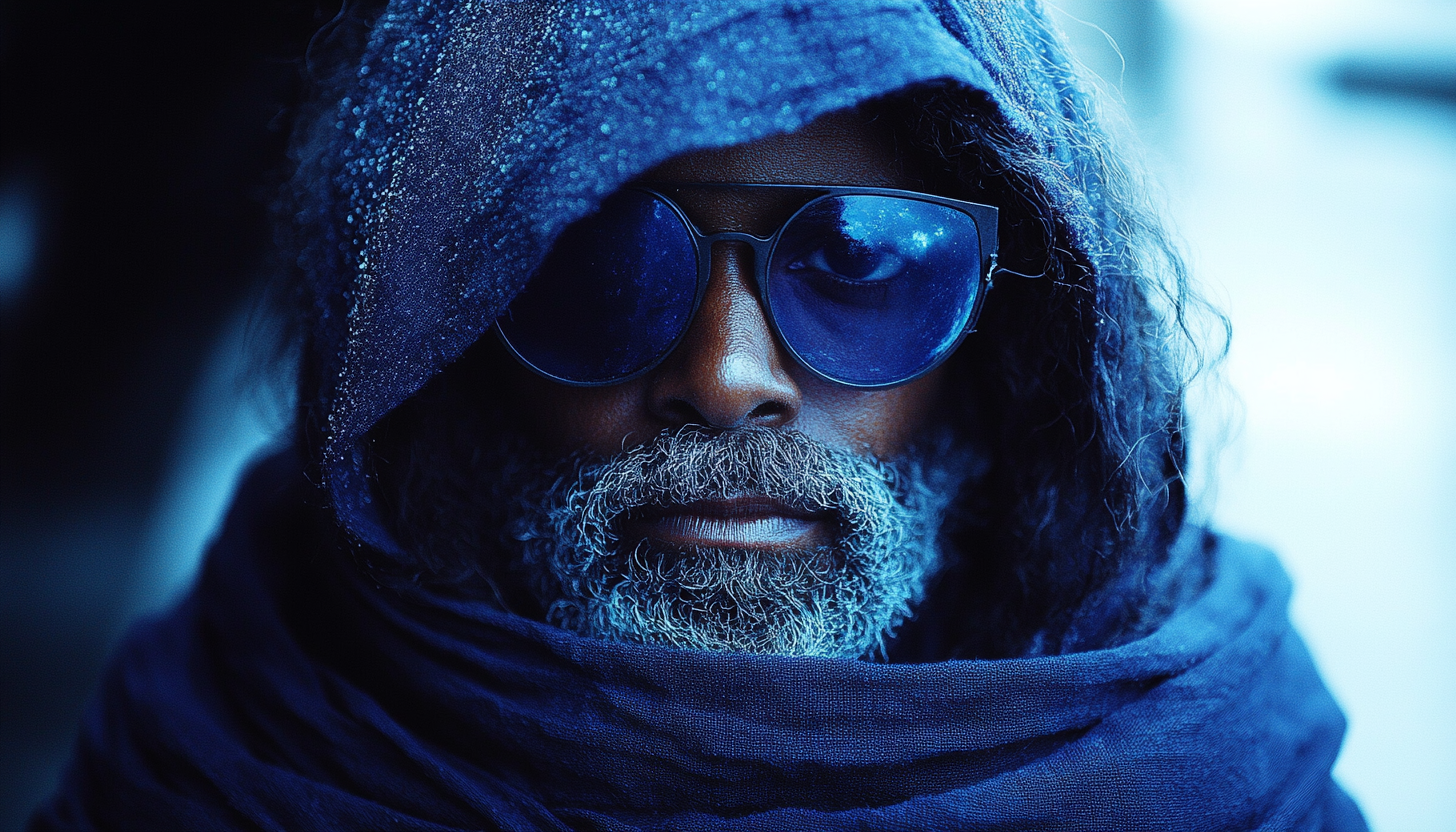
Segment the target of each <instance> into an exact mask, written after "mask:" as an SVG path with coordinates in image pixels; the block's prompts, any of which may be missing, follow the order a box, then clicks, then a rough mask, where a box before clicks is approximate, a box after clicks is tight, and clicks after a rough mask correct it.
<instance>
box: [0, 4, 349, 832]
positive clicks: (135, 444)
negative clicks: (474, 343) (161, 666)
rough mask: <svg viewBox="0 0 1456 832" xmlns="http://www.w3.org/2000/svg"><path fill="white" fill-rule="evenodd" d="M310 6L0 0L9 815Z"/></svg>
mask: <svg viewBox="0 0 1456 832" xmlns="http://www.w3.org/2000/svg"><path fill="white" fill-rule="evenodd" d="M337 8H338V3H332V4H330V3H328V2H323V1H322V0H320V1H319V2H315V1H314V0H306V1H305V0H297V1H296V2H285V0H255V1H254V2H249V3H232V4H225V5H220V4H205V5H201V6H200V5H198V4H195V3H180V2H156V0H142V1H141V2H134V3H94V2H80V0H45V2H38V1H36V2H27V3H17V2H11V3H8V4H6V5H5V6H4V7H3V8H0V67H3V69H0V81H3V83H0V112H3V113H4V116H3V123H4V127H3V130H0V180H3V181H0V715H3V717H0V720H3V721H0V829H12V828H18V827H19V826H20V825H21V824H22V823H23V822H24V818H25V817H26V815H27V814H28V813H29V810H30V808H31V806H32V805H33V804H34V802H35V801H36V800H38V799H40V798H41V797H42V796H43V795H44V794H45V793H46V792H48V791H49V790H50V789H51V788H52V786H53V783H54V779H55V777H56V774H57V772H58V769H59V766H60V765H61V764H62V763H63V762H64V760H65V758H66V755H67V753H68V749H69V745H70V742H71V738H72V735H73V733H74V730H75V726H76V721H77V719H78V717H79V715H80V712H81V709H82V707H83V705H84V703H85V701H86V698H87V696H88V694H89V692H90V689H91V687H92V686H93V685H94V683H95V680H96V677H97V674H98V673H99V670H100V667H101V663H102V661H103V660H104V658H105V655H106V652H107V650H108V648H109V645H110V644H111V643H112V642H113V641H114V639H115V638H116V636H117V635H118V634H119V629H120V627H121V626H122V625H123V623H124V621H123V619H124V617H125V615H126V613H127V611H128V609H129V606H128V599H129V597H130V596H131V594H132V593H133V592H134V589H135V582H136V571H137V564H138V559H139V556H140V545H141V540H142V537H143V531H144V528H145V526H146V523H147V520H148V517H149V516H150V514H151V513H152V511H153V508H154V503H155V501H156V495H157V491H158V488H159V483H160V482H161V480H162V477H163V474H164V472H165V470H166V467H167V463H168V459H167V457H168V454H169V450H170V447H171V438H172V436H173V434H174V432H175V431H176V428H177V426H178V423H179V420H180V418H181V413H182V410H183V408H184V405H185V402H186V400H187V397H188V393H189V390H190V389H191V388H192V387H193V385H194V383H195V381H196V378H197V376H198V373H199V372H200V371H201V369H202V366H203V362H204V361H205V359H206V358H207V355H208V352H209V348H210V347H211V345H212V344H213V342H214V340H215V337H216V333H217V330H218V329H219V327H220V326H221V325H222V324H223V322H224V320H225V319H226V318H227V317H228V316H229V315H230V314H232V313H233V311H234V310H235V309H236V308H237V307H238V306H239V305H240V304H241V303H243V302H244V299H245V298H246V297H248V296H249V294H250V292H251V291H253V289H254V287H255V286H256V285H257V284H258V283H259V281H260V280H263V279H265V278H266V276H267V275H268V274H270V273H271V272H273V271H275V270H276V269H277V268H278V263H277V260H276V256H275V254H274V253H273V248H272V235H271V231H270V225H269V223H270V220H269V216H268V205H269V203H270V202H271V201H272V200H273V198H274V195H275V193H276V190H277V187H278V185H279V183H280V182H281V181H282V178H283V177H284V176H285V175H286V174H287V169H286V162H285V158H284V146H285V141H286V138H287V133H288V127H289V122H290V119H291V116H292V112H293V108H294V103H295V101H296V99H297V97H298V95H299V93H300V90H301V87H302V79H303V67H302V60H301V57H302V55H303V54H304V50H305V48H306V45H307V43H308V41H309V38H310V37H311V36H312V34H313V33H314V31H316V30H317V29H318V27H319V26H320V25H321V24H322V23H323V22H325V21H327V20H328V19H329V18H330V17H332V16H333V14H334V13H335V12H336V11H337Z"/></svg>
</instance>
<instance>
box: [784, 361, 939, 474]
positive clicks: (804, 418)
mask: <svg viewBox="0 0 1456 832" xmlns="http://www.w3.org/2000/svg"><path fill="white" fill-rule="evenodd" d="M945 378H946V369H945V365H941V366H940V367H937V368H935V369H934V370H932V371H931V372H929V373H927V374H925V375H923V376H921V377H920V378H918V379H916V380H914V381H912V382H910V383H908V384H902V385H900V386H899V387H892V388H890V389H888V390H855V389H853V388H848V387H841V386H839V385H836V384H831V383H829V382H826V381H823V380H822V379H819V378H817V377H815V378H804V379H799V380H798V381H799V386H800V389H801V391H802V392H803V396H804V404H803V409H802V410H801V411H800V413H799V418H798V419H797V420H796V421H795V424H794V427H795V428H796V429H797V430H799V431H801V432H803V433H804V434H805V435H806V436H809V437H810V438H812V439H816V440H818V441H820V442H824V443H826V444H829V445H835V446H838V447H842V448H849V449H851V450H854V451H858V452H861V453H870V454H873V455H875V456H877V457H880V458H882V459H893V458H895V457H897V456H899V455H900V454H901V453H903V452H904V451H905V449H906V448H907V447H908V446H909V445H910V444H911V443H912V442H914V441H915V440H916V439H917V438H919V436H920V435H921V434H922V433H924V432H925V430H926V429H927V428H929V427H930V425H931V424H933V423H934V422H935V420H936V419H937V418H938V417H939V415H940V413H941V410H942V409H941V407H940V404H941V400H942V397H943V395H944V388H945Z"/></svg>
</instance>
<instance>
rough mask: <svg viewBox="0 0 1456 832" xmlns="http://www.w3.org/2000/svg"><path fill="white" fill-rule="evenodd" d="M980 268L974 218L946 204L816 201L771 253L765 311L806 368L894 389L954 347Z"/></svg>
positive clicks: (887, 198) (847, 380)
mask: <svg viewBox="0 0 1456 832" xmlns="http://www.w3.org/2000/svg"><path fill="white" fill-rule="evenodd" d="M980 266H981V246H980V238H979V236H978V234H977V230H976V223H975V220H973V219H972V218H971V217H970V216H969V215H967V214H964V213H962V212H960V211H957V210H955V209H954V208H950V207H948V206H944V205H937V204H935V203H932V202H922V201H920V200H915V199H906V198H903V197H891V196H870V195H854V196H834V197H821V198H819V199H817V200H814V201H813V202H811V203H809V204H808V205H806V206H805V207H804V208H803V209H802V210H801V211H800V212H799V213H798V214H797V215H795V216H794V218H793V219H792V220H790V221H789V224H788V226H786V227H785V228H784V231H783V234H782V236H781V237H780V238H779V242H778V245H777V246H775V248H774V251H773V255H772V259H771V261H770V264H769V281H768V301H769V307H770V309H771V311H772V313H773V316H774V322H775V323H776V324H777V325H778V328H779V331H780V333H782V335H783V337H784V342H785V343H786V344H787V345H788V346H789V347H790V348H791V349H792V350H793V351H794V352H795V353H796V354H797V355H798V357H799V359H800V360H802V361H803V362H804V363H805V364H807V365H808V366H810V367H812V368H813V369H815V370H817V371H819V372H821V373H823V374H824V375H826V376H829V377H830V378H833V379H835V380H838V381H842V382H845V383H848V384H858V385H866V386H874V385H882V384H893V383H895V382H899V381H904V380H906V379H908V378H911V377H913V376H915V375H917V374H919V373H921V372H924V371H925V370H926V369H928V368H929V367H930V366H931V365H933V364H934V363H935V362H936V361H939V360H940V359H941V358H942V357H944V356H945V354H946V353H948V352H949V351H950V350H951V349H952V348H953V347H954V346H955V344H956V341H957V339H959V338H960V335H961V333H962V332H963V331H964V329H965V327H966V324H967V322H968V321H969V320H970V317H971V313H972V312H973V311H974V309H975V303H976V294H977V292H978V291H979V288H980V282H979V275H980Z"/></svg>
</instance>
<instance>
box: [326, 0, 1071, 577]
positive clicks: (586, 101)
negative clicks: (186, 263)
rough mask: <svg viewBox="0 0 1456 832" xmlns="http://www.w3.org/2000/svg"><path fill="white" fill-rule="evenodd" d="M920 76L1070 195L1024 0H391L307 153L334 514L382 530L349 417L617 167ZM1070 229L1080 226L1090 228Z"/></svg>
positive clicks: (472, 325)
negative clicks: (978, 110)
mask: <svg viewBox="0 0 1456 832" xmlns="http://www.w3.org/2000/svg"><path fill="white" fill-rule="evenodd" d="M930 83H938V84H954V85H962V86H964V87H965V88H967V89H971V90H976V91H979V92H980V93H982V94H984V96H985V97H986V98H987V99H988V100H989V102H990V103H991V105H992V106H993V107H994V109H995V111H996V112H997V113H998V114H999V115H1000V117H1001V118H1002V119H1003V120H1004V123H1005V126H1006V127H1007V128H1008V130H1009V131H1010V132H1011V133H1012V134H1014V135H1015V136H1017V137H1019V138H1020V139H1021V140H1022V141H1023V142H1024V143H1025V144H1026V145H1027V146H1029V147H1032V148H1034V149H1035V152H1037V153H1038V155H1040V156H1042V157H1043V158H1045V159H1047V160H1049V161H1051V162H1053V164H1051V165H1049V166H1047V168H1046V169H1047V170H1049V171H1053V172H1054V174H1053V175H1051V176H1049V177H1046V181H1043V182H1040V183H1038V185H1039V187H1040V188H1041V189H1042V191H1043V192H1044V193H1046V194H1047V195H1048V196H1049V198H1050V199H1051V200H1052V201H1053V202H1054V203H1060V204H1068V203H1074V204H1080V205H1082V206H1084V208H1085V206H1087V204H1088V201H1087V199H1086V194H1087V193H1088V190H1089V189H1088V188H1087V187H1086V186H1085V185H1083V184H1082V183H1079V182H1078V181H1076V179H1075V178H1074V172H1075V168H1074V166H1073V165H1072V164H1071V161H1072V153H1071V150H1070V148H1071V147H1072V141H1071V139H1070V137H1071V135H1072V133H1073V128H1074V127H1075V126H1076V125H1078V124H1080V123H1083V122H1086V121H1087V120H1088V119H1089V116H1088V107H1087V104H1086V102H1085V101H1084V97H1083V96H1082V94H1081V93H1080V92H1079V91H1078V88H1077V86H1076V84H1075V82H1074V74H1073V71H1072V69H1071V67H1070V63H1069V61H1068V60H1067V58H1066V53H1065V49H1064V47H1062V46H1061V45H1060V42H1059V40H1058V38H1057V37H1056V36H1055V35H1054V34H1053V33H1052V30H1051V28H1050V26H1049V24H1048V23H1047V21H1046V19H1045V16H1044V13H1043V11H1042V9H1041V7H1040V5H1039V4H1038V3H1035V2H1007V1H1006V0H979V1H978V0H925V1H924V2H921V0H834V2H808V1H806V0H746V1H745V2H728V3H724V2H714V3H705V2H683V1H682V0H673V2H641V1H639V0H610V1H609V2H603V3H587V2H553V0H427V2H391V3H390V4H389V5H388V8H387V9H386V10H385V11H384V13H383V15H382V16H381V17H380V18H379V19H378V20H377V22H376V23H375V25H374V27H373V30H372V34H371V36H370V39H369V42H368V46H367V48H366V50H365V54H364V57H363V60H362V62H361V63H360V64H359V65H358V68H357V74H356V75H354V76H353V77H352V78H349V79H347V80H346V81H345V84H344V90H343V94H342V100H341V103H340V104H339V106H338V109H337V111H336V112H333V113H330V114H328V116H326V117H323V118H320V119H319V123H318V124H316V125H315V128H314V130H313V131H312V132H311V133H310V134H309V136H308V138H307V139H306V140H305V141H306V146H305V147H304V148H303V150H302V152H301V153H300V155H301V156H302V157H303V159H304V162H303V169H302V170H301V174H302V175H301V179H302V180H303V181H305V182H307V183H309V184H308V185H307V187H306V190H309V191H311V192H309V193H307V194H305V199H306V204H307V206H308V207H307V209H306V210H304V211H302V212H300V214H299V219H300V220H301V222H302V225H303V237H304V239H306V240H308V241H309V242H308V245H307V246H306V247H305V249H304V251H303V256H302V259H301V265H302V266H303V269H304V271H305V272H306V274H307V278H308V285H309V287H310V294H311V296H312V298H313V305H312V309H311V311H310V314H311V320H310V322H309V328H310V336H311V347H310V354H309V361H310V365H311V368H312V370H311V372H310V374H309V377H310V379H309V383H310V384H312V385H316V386H315V387H313V388H312V389H305V390H303V391H302V393H303V400H304V401H305V402H306V403H307V404H308V405H309V406H310V408H311V412H312V413H313V414H314V416H313V419H314V428H315V431H316V434H317V439H316V441H315V445H316V450H321V459H320V462H321V466H322V469H323V475H324V479H325V482H326V484H327V487H328V489H329V492H330V496H331V499H332V501H333V503H334V507H335V510H336V512H337V514H338V517H339V520H340V522H341V523H342V524H343V525H344V526H346V527H347V528H348V529H350V530H351V531H352V532H353V533H354V534H355V535H356V536H357V537H358V538H360V539H361V540H362V541H363V542H365V543H367V544H369V545H371V546H373V547H375V548H377V549H379V550H381V551H383V552H385V553H398V552H399V547H398V546H397V545H396V543H395V542H394V541H393V540H392V539H391V537H390V535H389V534H388V532H387V531H386V530H385V527H384V525H383V524H382V523H381V520H380V517H379V513H378V510H377V509H376V508H375V506H374V503H373V497H372V494H371V487H370V484H369V481H368V474H367V465H366V456H365V453H364V450H363V447H362V444H361V440H362V438H363V437H364V435H365V433H366V432H367V431H368V430H369V429H370V428H371V427H372V426H373V425H374V424H375V423H376V422H378V421H379V419H380V418H381V417H382V416H384V415H385V414H386V413H388V412H389V411H390V410H392V409H393V408H395V407H397V406H398V405H399V404H400V403H401V402H403V401H404V400H405V399H406V398H408V397H409V396H410V395H411V394H413V393H415V392H416V391H417V390H419V389H420V388H421V387H422V386H423V385H424V384H425V382H427V381H428V380H429V379H430V378H431V377H432V376H433V375H435V374H436V373H437V372H439V371H440V370H441V369H442V368H443V367H444V366H446V365H447V364H449V363H450V362H451V361H453V360H454V359H455V358H457V357H458V356H459V355H460V354H461V353H462V352H463V351H464V350H465V349H466V348H467V347H469V346H470V345H471V344H472V343H473V342H474V341H475V340H476V339H478V338H479V337H480V336H481V335H482V334H484V333H485V332H487V331H488V330H489V328H490V326H491V323H492V322H493V321H494V319H495V317H496V316H497V315H498V314H499V313H500V312H501V311H502V310H503V309H504V308H505V307H506V305H507V304H508V303H509V302H510V300H511V299H512V298H513V297H514V296H515V295H516V294H517V293H518V292H519V291H520V290H521V288H522V286H523V285H524V284H525V282H526V281H527V279H528V278H529V276H530V275H531V274H532V272H533V271H534V270H535V268H536V267H537V266H538V265H539V263H540V262H541V261H542V260H543V259H544V257H545V255H546V253H547V251H548V250H549V249H550V247H551V244H552V242H553V240H554V239H555V238H556V236H557V235H558V234H559V233H560V232H561V231H562V230H563V229H564V228H565V227H566V226H567V225H568V224H570V223H571V222H572V221H574V220H576V219H578V218H580V217H583V216H585V215H587V214H589V213H590V212H591V211H593V210H594V209H595V208H596V207H597V206H598V205H599V204H600V203H601V201H602V200H603V199H604V198H605V197H606V196H607V195H609V194H611V193H612V192H613V191H614V190H615V189H617V188H618V187H619V186H621V185H622V184H623V183H625V182H627V181H628V180H630V179H632V178H633V177H634V176H636V175H638V174H639V173H641V172H643V171H645V170H647V169H648V168H650V167H652V166H653V165H655V164H657V163H659V162H662V161H664V160H665V159H667V158H669V157H671V156H674V155H676V154H680V153H683V152H685V151H689V150H694V149H700V148H708V147H716V146H725V145H732V144H739V143H744V142H749V141H753V140H755V139H758V138H761V137H764V136H768V135H771V134H774V133H781V132H787V131H792V130H794V129H796V128H798V127H800V126H802V125H804V124H806V123H808V122H809V121H812V120H813V119H814V118H816V117H818V116H820V115H823V114H825V113H827V112H830V111H833V110H838V109H844V108H848V107H852V106H855V105H857V104H859V103H861V102H864V101H866V100H869V99H873V98H876V97H879V96H883V95H886V94H888V93H892V92H895V91H898V90H903V89H905V88H907V87H914V86H916V85H922V84H930ZM336 100H337V99H336ZM330 119H332V120H330ZM1076 213H1078V214H1079V215H1081V216H1084V217H1090V216H1092V212H1091V211H1089V210H1083V211H1080V212H1076ZM1072 230H1073V231H1080V233H1076V234H1074V239H1079V240H1080V242H1081V243H1082V245H1083V246H1085V247H1086V248H1087V249H1095V248H1096V247H1097V245H1098V244H1097V242H1096V240H1097V238H1098V234H1097V232H1096V229H1095V228H1093V227H1088V228H1084V229H1080V230H1079V229H1075V228H1074V229H1072Z"/></svg>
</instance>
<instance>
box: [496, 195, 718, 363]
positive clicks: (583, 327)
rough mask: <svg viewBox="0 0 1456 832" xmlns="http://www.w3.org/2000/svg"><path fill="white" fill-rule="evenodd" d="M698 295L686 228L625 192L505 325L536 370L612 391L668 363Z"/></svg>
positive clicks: (575, 236)
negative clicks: (612, 385)
mask: <svg viewBox="0 0 1456 832" xmlns="http://www.w3.org/2000/svg"><path fill="white" fill-rule="evenodd" d="M696 291H697V260H696V255H695V253H694V249H693V242H692V237H691V235H690V234H689V232H688V230H687V228H686V227H685V226H684V225H683V223H682V220H681V219H679V218H678V216H677V214H676V213H674V212H673V210H672V208H671V207H669V206H668V205H667V204H666V203H665V202H663V201H662V200H661V199H658V198H657V197H655V196H653V195H652V194H648V193H644V192H641V191H622V192H619V193H617V194H614V195H613V196H611V197H609V198H608V199H607V200H606V202H604V203H603V204H602V207H601V209H600V210H599V211H597V213H596V214H594V215H592V216H590V217H588V218H586V219H584V220H582V221H580V222H577V223H575V224H573V225H572V226H571V227H570V228H568V229H566V231H565V232H563V233H562V235H561V236H560V237H559V238H557V240H556V244H555V246H553V247H552V249H551V253H550V254H549V255H547V257H546V261H545V262H544V263H543V264H542V265H541V268H540V269H539V270H538V271H537V272H536V274H535V276H533V277H532V278H531V280H530V282H529V283H527V284H526V288H525V289H524V290H523V291H522V292H521V294H520V296H519V297H517V298H516V299H515V301H513V302H512V303H511V305H510V308H508V309H507V310H506V312H505V313H504V314H502V315H501V317H500V319H499V321H498V323H499V325H500V328H501V332H502V334H504V335H505V337H506V340H507V341H509V342H510V344H511V346H512V347H514V348H515V350H516V351H517V352H518V353H520V355H521V357H522V358H524V359H526V361H528V362H529V363H530V364H531V365H533V366H534V367H536V369H538V370H540V371H542V372H544V373H546V374H548V375H551V376H554V377H556V378H559V379H562V380H565V381H573V382H577V383H582V384H602V383H607V382H612V381H617V380H620V379H622V378H625V377H627V376H631V375H633V374H635V373H637V372H639V371H641V370H643V369H646V368H647V367H649V366H651V365H652V364H654V363H655V362H656V361H658V360H659V359H660V358H661V357H662V356H663V355H665V354H666V353H667V351H668V349H670V348H671V347H672V345H673V343H674V342H675V341H676V340H677V338H678V336H679V335H680V334H681V333H682V332H683V330H685V329H686V328H687V325H688V321H689V319H690V318H691V316H692V312H693V300H694V295H695V293H696Z"/></svg>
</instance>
